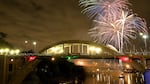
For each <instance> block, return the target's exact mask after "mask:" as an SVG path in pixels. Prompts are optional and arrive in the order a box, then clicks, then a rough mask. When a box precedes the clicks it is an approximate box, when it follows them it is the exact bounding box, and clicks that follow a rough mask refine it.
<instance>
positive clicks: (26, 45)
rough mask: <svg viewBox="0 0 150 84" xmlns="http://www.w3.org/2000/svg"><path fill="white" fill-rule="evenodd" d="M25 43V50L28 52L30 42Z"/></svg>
mask: <svg viewBox="0 0 150 84" xmlns="http://www.w3.org/2000/svg"><path fill="white" fill-rule="evenodd" d="M24 43H25V50H27V49H28V41H24Z"/></svg>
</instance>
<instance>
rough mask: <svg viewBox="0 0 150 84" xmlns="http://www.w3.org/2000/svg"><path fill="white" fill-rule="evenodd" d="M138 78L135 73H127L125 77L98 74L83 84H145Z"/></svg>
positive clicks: (89, 77)
mask: <svg viewBox="0 0 150 84" xmlns="http://www.w3.org/2000/svg"><path fill="white" fill-rule="evenodd" d="M137 78H138V77H137V76H136V74H135V73H125V74H124V76H123V77H115V76H112V75H108V74H100V73H97V74H96V75H94V74H93V75H89V76H88V77H87V78H86V80H85V81H84V83H83V84H144V83H142V81H140V80H142V79H140V80H139V79H137Z"/></svg>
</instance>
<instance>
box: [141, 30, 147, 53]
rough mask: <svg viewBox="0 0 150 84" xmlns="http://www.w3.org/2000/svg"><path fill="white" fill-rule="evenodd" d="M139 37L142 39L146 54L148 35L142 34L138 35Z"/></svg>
mask: <svg viewBox="0 0 150 84" xmlns="http://www.w3.org/2000/svg"><path fill="white" fill-rule="evenodd" d="M140 35H141V36H142V38H143V39H144V44H145V51H146V52H147V39H148V35H147V34H143V33H140Z"/></svg>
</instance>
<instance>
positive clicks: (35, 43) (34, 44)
mask: <svg viewBox="0 0 150 84" xmlns="http://www.w3.org/2000/svg"><path fill="white" fill-rule="evenodd" d="M36 45H37V42H35V41H34V42H33V46H34V52H35V50H36Z"/></svg>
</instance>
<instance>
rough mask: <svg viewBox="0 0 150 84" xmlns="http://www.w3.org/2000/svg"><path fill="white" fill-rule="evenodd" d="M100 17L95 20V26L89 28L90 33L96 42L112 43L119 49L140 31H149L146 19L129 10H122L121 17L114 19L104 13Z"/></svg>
mask: <svg viewBox="0 0 150 84" xmlns="http://www.w3.org/2000/svg"><path fill="white" fill-rule="evenodd" d="M99 18H100V19H98V20H94V22H95V26H94V27H93V28H91V29H90V30H89V35H90V36H91V37H92V38H93V39H94V41H95V42H98V43H103V44H111V45H113V46H115V47H116V48H118V50H119V49H121V48H123V44H128V43H130V39H135V38H136V35H137V33H138V32H144V33H147V30H146V28H147V27H146V22H145V20H143V19H142V18H140V17H138V16H137V15H136V14H132V13H131V12H129V11H122V12H121V15H120V18H118V19H116V20H114V21H111V20H110V21H108V19H106V18H105V17H103V16H102V15H101V16H99Z"/></svg>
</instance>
